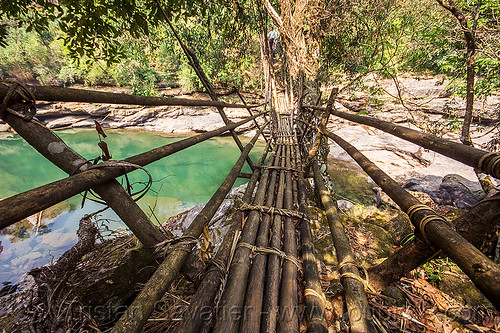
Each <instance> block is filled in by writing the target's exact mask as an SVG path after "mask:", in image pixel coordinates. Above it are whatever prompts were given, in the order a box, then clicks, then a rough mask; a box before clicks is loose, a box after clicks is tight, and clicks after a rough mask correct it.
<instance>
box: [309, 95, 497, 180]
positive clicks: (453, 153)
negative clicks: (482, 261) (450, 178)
mask: <svg viewBox="0 0 500 333" xmlns="http://www.w3.org/2000/svg"><path fill="white" fill-rule="evenodd" d="M307 107H308V108H311V109H315V110H324V109H325V108H322V107H316V106H312V105H308V106H307ZM331 114H333V115H335V116H338V117H340V118H344V119H347V120H350V121H353V122H355V123H359V124H364V125H368V126H372V127H375V128H378V129H379V130H382V131H384V132H386V133H389V134H392V135H395V136H397V137H399V138H401V139H403V140H406V141H409V142H412V143H414V144H416V145H419V146H421V147H423V148H426V149H430V150H432V151H435V152H437V153H440V154H442V155H444V156H447V157H450V158H452V159H454V160H457V161H459V162H462V163H464V164H467V165H469V166H471V167H473V168H478V169H480V170H481V171H482V172H484V173H486V174H489V175H492V176H493V177H495V178H499V179H500V154H499V153H489V152H487V151H485V150H482V149H477V148H474V147H470V146H466V145H464V144H461V143H458V142H453V141H450V140H446V139H442V138H438V137H437V136H434V135H430V134H426V133H423V132H421V131H417V130H414V129H410V128H407V127H403V126H399V125H395V124H393V123H390V122H388V121H384V120H380V119H377V118H373V117H367V116H360V115H357V114H351V113H347V112H342V111H338V110H335V109H334V110H332V111H331Z"/></svg>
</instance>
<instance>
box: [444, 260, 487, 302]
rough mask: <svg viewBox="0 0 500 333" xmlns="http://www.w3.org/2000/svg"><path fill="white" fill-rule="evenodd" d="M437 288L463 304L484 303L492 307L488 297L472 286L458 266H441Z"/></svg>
mask: <svg viewBox="0 0 500 333" xmlns="http://www.w3.org/2000/svg"><path fill="white" fill-rule="evenodd" d="M439 289H441V290H442V291H443V292H445V293H447V294H448V295H450V296H452V297H453V298H455V300H457V301H458V302H459V303H461V304H463V305H469V306H471V307H476V306H479V305H484V306H486V307H490V308H493V306H492V304H491V303H490V302H489V301H488V299H487V298H486V297H485V296H484V295H483V294H482V293H481V292H480V291H479V290H478V289H477V288H476V286H474V284H473V283H472V281H471V280H470V279H469V278H468V277H467V276H466V275H465V274H464V273H463V272H462V271H461V269H460V268H459V267H458V266H455V265H452V266H445V267H443V272H441V274H440V275H439Z"/></svg>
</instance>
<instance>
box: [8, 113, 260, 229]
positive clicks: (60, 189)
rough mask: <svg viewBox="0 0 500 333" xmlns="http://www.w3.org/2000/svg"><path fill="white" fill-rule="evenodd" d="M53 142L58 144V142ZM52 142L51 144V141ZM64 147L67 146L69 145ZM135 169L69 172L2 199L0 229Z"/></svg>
mask: <svg viewBox="0 0 500 333" xmlns="http://www.w3.org/2000/svg"><path fill="white" fill-rule="evenodd" d="M260 115H262V113H259V114H257V115H255V116H253V117H250V118H247V119H244V120H242V121H239V122H237V123H233V124H231V125H227V126H224V127H221V128H218V129H216V130H213V131H210V132H206V133H202V134H199V135H195V136H192V137H189V138H186V139H183V140H180V141H177V142H174V143H171V144H168V145H164V146H161V147H158V148H155V149H152V150H150V151H147V152H144V153H141V154H138V155H135V156H132V157H129V158H127V159H125V160H124V161H125V162H127V163H131V164H135V165H140V166H145V165H147V164H149V163H152V162H154V161H157V160H159V159H161V158H163V157H166V156H169V155H172V154H174V153H176V152H178V151H181V150H183V149H186V148H188V147H191V146H193V145H195V144H197V143H200V142H203V141H205V140H208V139H210V138H213V137H215V136H217V135H220V134H222V133H224V132H226V131H228V130H229V128H236V127H238V126H241V125H243V124H244V123H247V122H249V121H251V120H252V119H254V118H255V117H258V116H260ZM39 127H41V126H33V128H34V129H39ZM41 128H43V127H41ZM29 130H30V129H26V131H29ZM44 131H47V130H44ZM54 142H55V144H56V145H57V141H54ZM52 145H54V143H53V144H52ZM61 147H63V146H61ZM67 149H70V148H69V147H68V148H67ZM78 160H79V161H82V158H81V157H79V158H78ZM78 163H81V162H78ZM111 165H112V164H111ZM135 169H136V168H134V167H132V166H130V167H126V166H109V167H106V168H94V169H89V170H83V171H82V172H80V173H78V174H76V175H72V176H70V177H68V178H64V179H61V180H58V181H55V182H52V183H50V184H46V185H43V186H40V187H37V188H35V189H32V190H29V191H26V192H23V193H20V194H16V195H14V196H11V197H8V198H5V199H3V200H1V201H0V229H3V228H5V227H7V226H9V225H11V224H13V223H15V222H17V221H19V220H21V219H23V218H26V217H28V216H31V215H33V214H35V213H36V212H39V211H41V210H43V209H46V208H48V207H50V206H52V205H55V204H56V203H58V202H61V201H63V200H65V199H68V198H71V197H72V196H74V195H76V194H78V193H81V192H83V191H86V190H88V189H90V188H92V187H93V186H96V185H99V184H102V183H105V182H108V181H111V180H113V179H114V178H116V177H119V176H121V175H124V174H125V173H127V172H131V171H133V170H135ZM68 170H69V169H68ZM76 170H77V165H75V166H74V167H73V169H72V171H68V173H69V174H72V173H74V171H76Z"/></svg>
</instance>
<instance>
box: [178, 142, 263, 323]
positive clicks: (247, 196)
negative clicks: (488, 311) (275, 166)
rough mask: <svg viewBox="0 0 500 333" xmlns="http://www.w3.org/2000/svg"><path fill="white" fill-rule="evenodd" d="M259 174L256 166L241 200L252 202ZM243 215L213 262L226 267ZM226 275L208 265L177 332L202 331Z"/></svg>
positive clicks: (238, 216)
mask: <svg viewBox="0 0 500 333" xmlns="http://www.w3.org/2000/svg"><path fill="white" fill-rule="evenodd" d="M269 147H270V145H269V143H268V144H267V145H266V148H265V149H264V152H263V153H262V156H261V157H260V160H259V162H258V163H257V164H259V165H261V164H262V163H264V161H265V159H266V156H267V153H268V151H269ZM259 174H260V169H259V168H256V169H255V171H254V172H253V174H252V178H250V181H249V182H248V184H247V188H246V190H245V193H244V195H243V198H242V199H241V201H243V202H246V203H250V200H251V198H252V194H253V191H254V189H255V186H256V184H257V180H258V176H259ZM242 217H243V214H238V215H237V218H236V221H234V222H233V225H232V226H231V228H230V229H229V231H228V233H227V234H226V236H225V237H224V241H223V242H222V244H221V246H220V248H219V250H218V251H217V254H216V255H215V257H214V259H213V262H220V263H223V264H224V267H226V266H227V261H228V259H229V256H230V251H231V246H232V244H233V239H234V236H235V233H236V231H237V230H241V224H242ZM225 277H226V273H225V272H224V271H221V269H220V268H218V267H217V266H216V265H214V264H211V265H209V266H208V267H207V274H206V275H205V276H204V277H203V280H202V282H201V284H200V285H199V287H198V289H197V290H196V293H195V295H194V296H193V297H192V298H191V302H190V304H189V307H188V309H187V311H186V313H185V314H184V317H183V321H182V322H181V323H180V324H179V325H178V326H177V328H176V332H178V333H197V332H200V331H202V328H203V326H204V324H206V323H207V321H208V318H209V317H210V315H211V314H212V313H213V311H214V306H215V304H214V299H215V296H216V294H217V292H218V291H219V288H220V284H221V282H222V280H223V279H225Z"/></svg>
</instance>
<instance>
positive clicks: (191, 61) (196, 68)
mask: <svg viewBox="0 0 500 333" xmlns="http://www.w3.org/2000/svg"><path fill="white" fill-rule="evenodd" d="M156 4H157V5H158V8H159V9H160V11H161V13H162V14H163V18H164V19H165V21H167V24H168V26H169V27H170V30H172V32H173V33H174V36H175V38H176V39H177V41H178V42H179V45H180V46H181V49H182V50H183V51H184V54H185V55H186V57H187V59H188V61H189V64H190V65H191V67H193V69H194V71H195V73H196V75H197V76H198V78H199V79H200V81H201V84H202V85H203V86H204V87H205V89H206V91H207V93H208V95H209V96H210V98H211V99H212V101H215V102H216V101H218V97H217V94H216V93H215V91H214V88H213V87H212V84H211V83H210V81H209V80H208V77H207V75H206V74H205V71H204V70H203V68H202V67H201V65H200V62H199V61H198V58H197V57H196V55H195V54H194V52H193V51H192V50H191V49H190V48H188V47H187V45H186V44H184V42H183V41H182V39H181V37H180V36H179V34H178V33H177V31H176V30H175V28H174V26H173V25H172V23H171V22H170V20H169V18H168V15H167V13H166V12H165V10H164V9H163V7H162V5H161V2H160V0H156ZM217 111H218V112H219V114H220V116H221V118H222V120H223V121H224V123H225V124H226V125H229V124H230V123H231V121H230V120H229V118H228V117H227V115H226V113H225V112H224V108H223V107H222V106H217ZM229 133H231V136H232V137H233V140H234V142H235V143H236V145H237V146H238V148H239V149H240V151H243V144H242V143H241V141H240V139H239V138H238V135H237V134H236V132H235V131H234V130H229ZM247 163H248V165H249V166H250V168H251V169H252V171H253V170H254V168H255V166H254V165H253V162H252V160H251V159H250V158H247Z"/></svg>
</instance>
